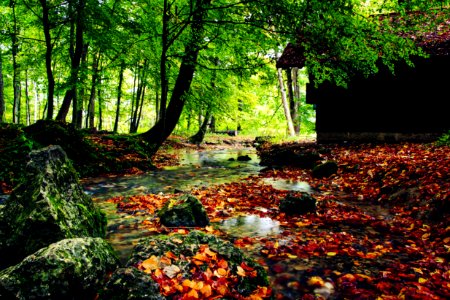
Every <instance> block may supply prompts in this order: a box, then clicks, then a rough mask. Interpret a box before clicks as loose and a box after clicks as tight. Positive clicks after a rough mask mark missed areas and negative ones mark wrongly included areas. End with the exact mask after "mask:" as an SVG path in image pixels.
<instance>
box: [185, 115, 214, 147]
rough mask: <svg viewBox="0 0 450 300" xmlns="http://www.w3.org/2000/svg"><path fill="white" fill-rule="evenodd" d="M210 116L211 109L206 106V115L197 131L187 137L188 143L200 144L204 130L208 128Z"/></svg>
mask: <svg viewBox="0 0 450 300" xmlns="http://www.w3.org/2000/svg"><path fill="white" fill-rule="evenodd" d="M211 116H212V113H211V109H210V108H209V107H208V108H207V109H206V115H205V117H204V119H203V122H202V124H201V126H200V128H199V129H198V131H197V133H196V134H194V135H193V136H191V137H190V138H189V142H190V143H192V144H196V145H200V144H201V143H202V142H203V140H204V139H205V134H206V131H207V130H208V124H209V123H210V122H211Z"/></svg>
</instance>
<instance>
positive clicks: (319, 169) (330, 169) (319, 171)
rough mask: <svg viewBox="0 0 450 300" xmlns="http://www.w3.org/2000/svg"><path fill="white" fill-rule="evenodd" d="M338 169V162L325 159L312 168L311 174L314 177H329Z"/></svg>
mask: <svg viewBox="0 0 450 300" xmlns="http://www.w3.org/2000/svg"><path fill="white" fill-rule="evenodd" d="M337 171H338V164H337V163H336V162H335V161H331V160H329V161H326V162H324V163H322V164H320V165H317V166H315V167H314V168H313V169H312V176H313V177H315V178H323V177H330V176H331V175H333V174H336V173H337Z"/></svg>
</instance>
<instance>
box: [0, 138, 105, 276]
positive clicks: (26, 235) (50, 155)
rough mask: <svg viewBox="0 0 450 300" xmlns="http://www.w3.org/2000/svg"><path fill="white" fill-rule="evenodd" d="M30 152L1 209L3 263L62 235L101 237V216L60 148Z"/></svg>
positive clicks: (5, 264)
mask: <svg viewBox="0 0 450 300" xmlns="http://www.w3.org/2000/svg"><path fill="white" fill-rule="evenodd" d="M29 156H30V161H29V162H28V164H27V166H26V170H25V177H24V178H23V179H22V180H21V183H20V184H19V185H18V186H17V187H16V188H15V189H14V190H13V192H12V194H11V196H10V197H9V198H8V199H7V200H6V201H5V205H4V208H3V209H2V213H1V216H2V218H1V219H0V266H3V267H4V266H8V265H12V264H15V263H17V262H19V261H20V260H21V259H23V258H24V257H25V256H27V255H30V254H31V253H34V252H35V251H37V250H39V249H41V248H43V247H46V246H48V245H50V244H52V243H54V242H57V241H60V240H62V239H66V238H74V237H104V236H105V230H106V218H105V215H104V214H103V213H102V212H101V211H100V210H99V209H98V208H97V207H96V206H94V203H93V202H92V200H91V198H90V197H88V196H87V195H86V194H85V193H84V192H83V190H82V188H81V186H80V185H79V182H78V176H77V173H76V172H75V170H74V168H73V166H72V164H71V162H70V160H69V159H68V158H67V155H66V154H65V152H64V151H63V150H62V149H61V147H59V146H49V147H47V148H43V149H41V150H36V151H32V152H31V153H30V155H29Z"/></svg>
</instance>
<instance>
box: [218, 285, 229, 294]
mask: <svg viewBox="0 0 450 300" xmlns="http://www.w3.org/2000/svg"><path fill="white" fill-rule="evenodd" d="M217 292H218V293H219V294H221V295H222V296H224V295H226V294H227V293H228V287H227V286H226V285H224V284H223V285H219V286H218V287H217Z"/></svg>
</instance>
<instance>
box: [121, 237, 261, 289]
mask: <svg viewBox="0 0 450 300" xmlns="http://www.w3.org/2000/svg"><path fill="white" fill-rule="evenodd" d="M204 244H208V246H209V248H210V249H211V250H213V251H215V252H217V253H218V254H219V255H221V256H222V257H223V258H224V259H225V260H227V262H228V265H229V268H230V269H231V270H232V271H233V272H237V266H239V265H240V264H241V263H242V262H245V263H246V264H247V265H248V266H250V267H252V268H254V269H255V270H256V271H257V276H256V277H241V276H239V282H238V284H237V286H236V290H237V291H238V292H239V293H240V294H241V295H244V296H247V295H250V294H251V293H252V291H254V290H255V289H256V288H257V287H258V286H268V285H269V280H268V277H267V272H266V270H265V269H264V268H263V267H262V266H260V265H259V264H257V263H256V262H255V261H253V260H252V259H251V258H249V257H247V256H246V255H245V254H244V253H243V252H242V251H241V250H240V249H238V248H236V247H235V246H234V245H233V244H232V243H230V242H228V241H224V240H222V239H219V238H218V237H217V236H215V235H210V234H205V233H202V232H200V231H191V232H190V233H189V234H187V235H182V234H175V235H171V236H166V235H159V236H155V237H149V238H146V239H143V240H141V241H140V242H139V243H138V245H137V246H136V247H135V249H134V251H133V254H132V255H131V258H130V260H129V261H128V263H127V265H128V266H129V267H132V266H136V265H137V264H138V263H140V262H142V261H144V260H145V259H147V258H149V257H150V256H152V255H155V256H162V255H164V254H165V253H167V251H172V252H173V253H174V254H175V255H177V256H180V255H184V256H193V255H195V254H196V253H197V252H198V250H199V249H200V246H201V245H204ZM186 263H187V262H186Z"/></svg>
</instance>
